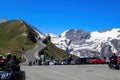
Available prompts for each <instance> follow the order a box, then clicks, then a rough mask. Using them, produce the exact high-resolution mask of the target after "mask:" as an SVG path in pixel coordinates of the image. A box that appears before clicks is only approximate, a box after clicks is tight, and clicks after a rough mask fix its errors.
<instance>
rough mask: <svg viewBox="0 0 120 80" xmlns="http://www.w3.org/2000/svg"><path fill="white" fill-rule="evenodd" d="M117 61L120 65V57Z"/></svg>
mask: <svg viewBox="0 0 120 80" xmlns="http://www.w3.org/2000/svg"><path fill="white" fill-rule="evenodd" d="M117 63H118V64H119V65H120V57H118V58H117Z"/></svg>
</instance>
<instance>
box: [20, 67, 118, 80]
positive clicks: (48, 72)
mask: <svg viewBox="0 0 120 80" xmlns="http://www.w3.org/2000/svg"><path fill="white" fill-rule="evenodd" d="M21 69H22V70H24V71H25V72H26V80H120V70H112V69H109V68H108V66H107V65H53V66H21Z"/></svg>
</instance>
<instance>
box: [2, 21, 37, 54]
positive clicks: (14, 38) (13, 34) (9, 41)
mask: <svg viewBox="0 0 120 80" xmlns="http://www.w3.org/2000/svg"><path fill="white" fill-rule="evenodd" d="M29 30H30V29H29V27H27V26H26V25H25V24H24V23H23V22H22V21H20V20H14V21H8V22H5V23H1V24H0V52H2V53H7V52H12V53H14V54H15V53H16V52H15V51H16V50H19V49H21V47H24V48H25V49H27V50H28V49H31V48H33V47H34V46H35V44H34V43H33V42H32V41H31V40H30V39H28V38H27V37H26V36H25V35H24V34H25V33H27V32H28V31H29Z"/></svg>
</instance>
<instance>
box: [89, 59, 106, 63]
mask: <svg viewBox="0 0 120 80" xmlns="http://www.w3.org/2000/svg"><path fill="white" fill-rule="evenodd" d="M89 63H90V64H105V63H106V60H103V59H100V58H96V59H91V60H90V61H89Z"/></svg>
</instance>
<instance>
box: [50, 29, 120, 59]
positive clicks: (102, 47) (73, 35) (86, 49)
mask: <svg viewBox="0 0 120 80" xmlns="http://www.w3.org/2000/svg"><path fill="white" fill-rule="evenodd" d="M50 35H51V41H52V42H53V44H55V45H56V46H57V47H59V48H61V49H63V50H66V51H67V52H70V53H71V54H74V55H77V56H79V57H92V56H100V57H103V56H106V57H109V56H111V55H112V53H116V54H117V55H120V50H119V45H120V43H119V42H120V28H113V29H108V30H101V31H94V32H85V31H83V30H80V29H70V30H67V31H65V32H63V33H62V35H60V36H57V35H56V36H54V35H52V34H50ZM116 45H117V46H116Z"/></svg>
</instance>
